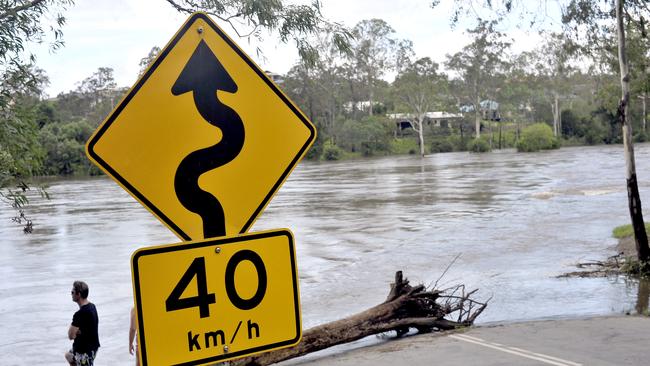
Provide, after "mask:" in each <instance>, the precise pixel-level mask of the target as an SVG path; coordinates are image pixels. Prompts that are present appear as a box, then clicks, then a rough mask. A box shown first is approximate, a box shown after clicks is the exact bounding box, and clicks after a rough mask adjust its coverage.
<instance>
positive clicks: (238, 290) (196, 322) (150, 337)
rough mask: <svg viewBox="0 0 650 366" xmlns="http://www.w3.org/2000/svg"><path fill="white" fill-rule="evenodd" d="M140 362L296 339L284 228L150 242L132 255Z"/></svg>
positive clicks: (292, 275) (294, 284) (288, 238)
mask: <svg viewBox="0 0 650 366" xmlns="http://www.w3.org/2000/svg"><path fill="white" fill-rule="evenodd" d="M132 272H133V286H134V293H135V303H136V311H137V316H138V331H139V337H140V343H139V344H140V353H141V358H142V361H143V365H145V366H146V365H150V366H151V365H156V366H158V365H197V364H202V363H207V362H215V361H224V360H228V359H232V358H238V357H242V356H245V355H249V354H253V353H258V352H263V351H269V350H273V349H277V348H282V347H288V346H291V345H294V344H296V343H298V342H299V341H300V338H301V336H302V327H301V323H300V304H299V296H298V276H297V273H296V261H295V251H294V241H293V235H292V234H291V232H290V231H288V230H277V231H267V232H260V233H255V234H247V235H242V236H238V237H230V238H221V239H211V240H205V241H196V242H185V243H180V244H174V245H165V246H158V247H149V248H144V249H140V250H138V251H136V252H135V253H134V254H133V257H132Z"/></svg>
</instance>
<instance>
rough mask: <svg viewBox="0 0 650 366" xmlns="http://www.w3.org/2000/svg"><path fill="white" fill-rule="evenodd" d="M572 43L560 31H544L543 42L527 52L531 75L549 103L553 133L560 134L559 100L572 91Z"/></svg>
mask: <svg viewBox="0 0 650 366" xmlns="http://www.w3.org/2000/svg"><path fill="white" fill-rule="evenodd" d="M575 54H576V45H575V44H574V43H573V42H571V40H569V39H567V38H566V36H565V35H564V34H563V33H549V34H546V37H545V42H544V43H543V44H542V45H541V46H540V47H539V48H538V49H536V50H535V51H533V52H532V53H531V55H532V56H533V59H532V60H531V61H532V66H533V72H534V76H535V77H536V78H537V79H538V81H539V83H538V85H539V86H542V88H543V91H544V93H543V95H542V96H543V97H544V99H546V100H547V102H548V103H549V104H550V106H551V111H552V114H553V135H554V136H556V137H557V136H559V135H561V134H562V119H561V105H560V103H561V101H562V100H563V99H569V98H571V95H572V94H573V93H572V92H573V90H572V85H571V81H570V78H571V76H572V75H574V74H575V73H576V72H578V68H577V67H575V66H574V65H573V64H572V61H573V57H574V55H575Z"/></svg>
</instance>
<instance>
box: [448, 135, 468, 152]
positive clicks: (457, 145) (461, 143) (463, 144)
mask: <svg viewBox="0 0 650 366" xmlns="http://www.w3.org/2000/svg"><path fill="white" fill-rule="evenodd" d="M447 141H449V143H450V144H451V145H452V146H453V147H454V151H467V138H466V137H464V138H461V137H460V135H451V136H449V137H447Z"/></svg>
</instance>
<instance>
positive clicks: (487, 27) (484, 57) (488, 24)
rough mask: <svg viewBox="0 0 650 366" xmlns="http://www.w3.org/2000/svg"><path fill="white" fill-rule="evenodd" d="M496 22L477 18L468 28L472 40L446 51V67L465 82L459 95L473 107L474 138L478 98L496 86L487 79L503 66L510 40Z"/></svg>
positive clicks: (478, 126) (478, 115)
mask: <svg viewBox="0 0 650 366" xmlns="http://www.w3.org/2000/svg"><path fill="white" fill-rule="evenodd" d="M496 26H497V22H496V21H485V20H480V19H479V21H478V24H477V26H476V27H475V28H473V29H470V30H468V33H469V34H470V35H471V37H472V39H473V40H472V42H471V43H469V44H468V45H466V46H465V47H463V48H462V50H461V51H460V52H457V53H455V54H453V55H447V61H446V63H445V64H446V67H447V69H449V70H450V71H453V72H455V73H457V74H458V75H459V77H460V80H461V83H462V84H463V85H464V88H463V90H464V91H465V92H464V93H463V95H461V96H460V97H461V99H462V100H463V103H464V104H465V105H469V106H471V107H472V108H473V110H474V124H475V130H476V134H475V137H476V138H477V139H478V138H479V137H480V135H481V110H480V109H481V106H480V103H481V99H482V98H485V97H486V96H487V95H489V94H491V93H492V91H493V90H494V89H495V86H494V85H490V83H491V82H492V81H494V79H495V76H496V75H497V74H498V73H501V72H503V71H504V70H505V69H506V67H507V52H508V50H509V48H510V44H511V43H510V42H509V41H508V40H507V39H506V36H505V34H504V33H502V32H500V31H498V30H497V29H496ZM491 87H492V88H491Z"/></svg>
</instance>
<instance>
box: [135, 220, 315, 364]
mask: <svg viewBox="0 0 650 366" xmlns="http://www.w3.org/2000/svg"><path fill="white" fill-rule="evenodd" d="M277 236H286V237H287V239H288V244H289V253H290V259H291V275H292V279H293V303H294V312H295V321H296V329H295V330H296V336H295V337H294V338H292V339H289V340H285V341H281V342H277V343H272V344H268V345H265V346H260V347H255V348H249V349H246V350H242V351H239V352H233V353H227V354H223V355H220V356H213V357H207V358H202V359H198V360H192V361H188V362H184V363H179V364H174V365H173V366H190V365H200V364H204V363H207V362H216V361H220V360H225V359H234V358H239V357H245V356H247V355H251V354H254V353H260V352H263V351H266V350H269V349H272V348H280V347H285V346H290V345H292V344H295V343H297V342H298V341H300V339H301V338H302V323H301V319H300V299H299V294H298V271H297V268H296V258H295V245H294V239H293V234H291V231H289V230H286V229H281V230H274V231H266V232H260V233H254V234H246V235H241V236H236V237H222V238H216V239H206V240H202V241H200V242H191V243H178V244H173V245H170V246H163V247H153V248H144V249H140V250H138V251H137V252H136V253H135V254H134V255H133V257H132V258H131V270H132V274H133V286H134V291H135V294H134V297H135V298H134V300H135V305H136V311H137V313H138V319H139V323H138V333H139V337H140V342H139V344H138V347H140V355H141V357H142V366H147V365H148V364H147V348H146V334H145V331H144V319H143V317H142V316H141V315H142V294H141V288H140V272H139V266H138V260H139V259H140V258H142V257H144V256H147V255H155V254H160V253H170V252H176V251H181V250H186V249H197V248H203V247H210V246H215V245H221V246H223V245H227V244H234V243H239V242H242V241H252V240H258V239H264V238H271V237H277Z"/></svg>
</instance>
